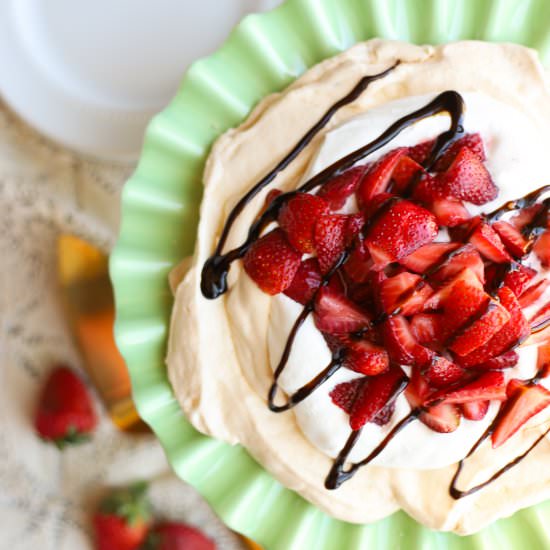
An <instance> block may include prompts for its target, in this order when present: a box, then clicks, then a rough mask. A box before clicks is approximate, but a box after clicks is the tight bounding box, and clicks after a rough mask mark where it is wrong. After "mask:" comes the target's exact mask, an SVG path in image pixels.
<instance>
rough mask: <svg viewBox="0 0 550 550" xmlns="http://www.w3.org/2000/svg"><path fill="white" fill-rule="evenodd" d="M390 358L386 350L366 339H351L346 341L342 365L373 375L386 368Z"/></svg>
mask: <svg viewBox="0 0 550 550" xmlns="http://www.w3.org/2000/svg"><path fill="white" fill-rule="evenodd" d="M389 364H390V360H389V357H388V353H387V352H386V350H385V349H384V348H382V347H380V346H377V345H376V344H373V343H372V342H369V341H368V340H351V339H348V341H347V343H346V351H345V355H344V366H345V367H347V368H348V369H351V370H353V371H355V372H359V373H361V374H365V375H367V376H374V375H376V374H380V373H382V372H384V371H385V370H387V369H388V367H389Z"/></svg>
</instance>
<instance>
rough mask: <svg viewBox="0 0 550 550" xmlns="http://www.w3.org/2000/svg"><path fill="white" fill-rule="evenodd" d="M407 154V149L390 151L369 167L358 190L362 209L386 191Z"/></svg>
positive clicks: (401, 148) (358, 199)
mask: <svg viewBox="0 0 550 550" xmlns="http://www.w3.org/2000/svg"><path fill="white" fill-rule="evenodd" d="M406 154H407V148H406V147H399V148H397V149H394V150H393V151H390V152H389V153H387V154H386V155H384V156H383V157H381V158H380V159H378V160H377V161H376V162H375V163H374V164H372V165H371V166H370V167H369V170H368V172H367V173H366V174H365V175H364V177H363V179H362V180H361V183H360V185H359V189H358V190H357V201H358V203H359V206H360V207H361V208H363V207H365V206H367V205H368V203H369V202H370V201H371V200H372V199H373V198H374V197H375V196H376V195H379V194H380V193H384V191H386V188H387V187H388V185H389V183H390V180H391V177H392V174H393V171H394V170H395V168H396V167H397V164H398V163H399V161H400V159H401V158H402V157H403V156H405V155H406Z"/></svg>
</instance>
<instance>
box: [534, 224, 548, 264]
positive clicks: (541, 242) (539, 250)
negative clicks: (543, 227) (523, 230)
mask: <svg viewBox="0 0 550 550" xmlns="http://www.w3.org/2000/svg"><path fill="white" fill-rule="evenodd" d="M533 252H534V253H535V254H536V255H537V257H538V259H539V260H540V263H541V264H542V265H543V266H544V267H550V231H545V232H544V233H543V234H542V235H541V236H540V237H539V238H538V239H537V242H536V243H535V245H534V246H533Z"/></svg>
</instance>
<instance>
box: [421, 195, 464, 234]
mask: <svg viewBox="0 0 550 550" xmlns="http://www.w3.org/2000/svg"><path fill="white" fill-rule="evenodd" d="M427 206H428V208H429V210H431V211H432V212H433V214H434V215H435V217H436V219H437V223H438V224H439V225H441V226H443V227H456V226H457V225H460V224H463V223H465V222H467V221H468V220H469V219H470V217H471V216H470V213H469V212H468V210H467V208H466V207H465V206H464V204H462V202H461V201H459V200H456V199H449V198H437V199H433V200H432V201H431V202H429V203H428V204H427Z"/></svg>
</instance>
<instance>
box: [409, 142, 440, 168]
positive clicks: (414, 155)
mask: <svg viewBox="0 0 550 550" xmlns="http://www.w3.org/2000/svg"><path fill="white" fill-rule="evenodd" d="M434 144H435V140H434V139H429V140H427V141H423V142H421V143H419V144H418V145H413V146H412V147H409V149H408V151H407V154H408V156H409V157H410V158H411V159H413V160H414V161H415V162H417V163H418V164H422V163H424V162H425V161H426V160H427V159H428V156H429V155H430V153H431V152H432V149H433V146H434Z"/></svg>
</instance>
